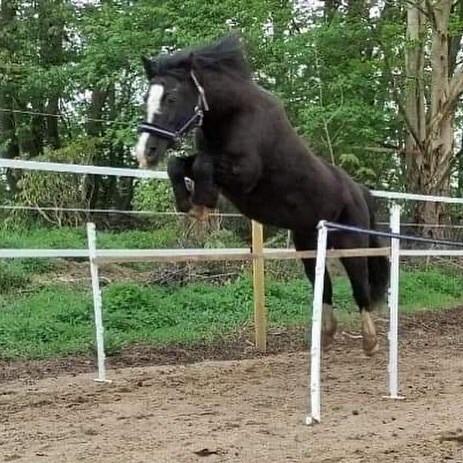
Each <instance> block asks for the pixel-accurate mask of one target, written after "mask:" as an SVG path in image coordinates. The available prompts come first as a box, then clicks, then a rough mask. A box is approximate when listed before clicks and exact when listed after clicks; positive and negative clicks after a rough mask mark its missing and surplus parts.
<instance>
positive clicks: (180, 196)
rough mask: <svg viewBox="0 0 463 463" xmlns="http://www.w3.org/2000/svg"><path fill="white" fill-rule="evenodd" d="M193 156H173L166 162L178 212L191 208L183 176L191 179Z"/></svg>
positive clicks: (189, 194) (189, 193)
mask: <svg viewBox="0 0 463 463" xmlns="http://www.w3.org/2000/svg"><path fill="white" fill-rule="evenodd" d="M195 158H196V156H189V157H186V158H180V157H176V156H173V157H171V158H170V159H169V161H168V162H167V174H168V176H169V179H170V183H171V185H172V189H173V191H174V197H175V204H176V208H177V210H178V211H180V212H190V210H191V208H192V203H191V192H190V191H189V189H188V188H187V184H186V181H185V178H186V177H188V178H190V179H192V177H193V163H194V161H195Z"/></svg>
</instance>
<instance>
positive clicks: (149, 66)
mask: <svg viewBox="0 0 463 463" xmlns="http://www.w3.org/2000/svg"><path fill="white" fill-rule="evenodd" d="M141 61H142V63H143V67H144V68H145V73H146V77H148V79H151V78H153V77H154V69H155V63H154V61H152V60H150V59H149V58H147V57H146V56H142V57H141Z"/></svg>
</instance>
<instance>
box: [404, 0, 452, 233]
mask: <svg viewBox="0 0 463 463" xmlns="http://www.w3.org/2000/svg"><path fill="white" fill-rule="evenodd" d="M451 4H452V2H451V0H438V1H437V2H435V3H433V4H431V3H430V2H428V1H420V2H417V4H412V3H410V4H409V5H408V11H407V39H408V41H409V45H408V48H407V50H406V72H407V75H406V92H405V94H406V98H405V108H404V112H405V114H404V116H405V119H406V123H407V129H408V134H407V137H406V157H407V179H408V187H409V189H410V190H411V191H413V192H416V193H422V194H431V195H448V194H449V190H450V169H451V166H452V161H453V158H454V150H453V148H454V146H453V138H454V127H453V122H454V116H455V103H456V99H457V97H456V93H457V92H458V91H459V89H457V88H456V85H454V86H452V89H451V87H450V79H449V56H451V54H450V53H449V51H450V48H451V47H450V39H449V18H450V11H451V6H452V5H451ZM426 8H427V9H428V11H427V15H425V14H424V13H423V11H425V10H426ZM426 16H427V17H428V18H431V19H430V23H431V26H432V36H431V52H430V57H429V60H430V68H431V71H430V84H429V88H428V92H427V93H426V92H425V84H424V82H425V68H424V58H425V55H424V49H425V43H426V42H425V41H426V38H425V36H426V23H425V21H426ZM457 83H459V82H456V84H457ZM427 95H429V101H427V102H426V96H427ZM426 109H427V111H426ZM414 215H415V220H416V221H417V222H418V223H422V224H428V225H430V224H437V223H442V222H443V221H445V218H446V211H445V208H444V205H443V204H442V203H421V204H418V205H417V206H416V208H415V214H414ZM425 232H426V234H428V235H431V236H436V235H437V233H436V229H433V228H432V227H425Z"/></svg>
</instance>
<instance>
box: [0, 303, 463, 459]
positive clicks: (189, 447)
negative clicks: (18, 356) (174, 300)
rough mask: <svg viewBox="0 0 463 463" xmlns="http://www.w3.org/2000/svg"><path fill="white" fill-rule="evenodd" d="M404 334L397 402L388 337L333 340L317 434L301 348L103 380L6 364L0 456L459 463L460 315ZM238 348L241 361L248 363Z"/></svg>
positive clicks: (429, 319)
mask: <svg viewBox="0 0 463 463" xmlns="http://www.w3.org/2000/svg"><path fill="white" fill-rule="evenodd" d="M282 336H283V335H278V334H274V338H278V339H281V338H282ZM283 337H284V336H283ZM401 339H402V349H401V371H400V373H401V385H402V393H403V394H404V395H405V399H404V400H400V401H393V400H390V399H384V398H382V396H383V394H385V392H386V370H387V358H386V345H385V338H384V336H383V338H382V344H383V349H382V350H381V352H380V353H379V354H378V355H377V356H376V357H375V358H373V359H367V358H365V357H364V355H363V354H362V351H361V342H360V340H359V339H356V338H355V337H353V336H350V335H347V334H344V335H342V334H340V335H339V336H338V339H337V343H336V346H335V347H334V348H333V349H331V350H330V351H329V352H327V353H325V354H324V357H323V373H322V382H323V410H322V414H323V415H322V420H323V421H322V423H321V424H320V425H317V426H315V427H307V426H305V425H304V424H303V421H304V417H305V414H306V411H307V406H308V404H307V395H308V391H307V381H308V356H307V353H306V352H290V353H280V354H275V355H270V356H267V357H263V358H251V359H242V360H229V361H218V360H214V361H205V362H200V363H194V364H188V365H164V366H142V367H131V368H119V369H114V370H111V371H110V372H109V376H110V377H111V379H112V380H113V382H112V383H111V384H105V385H102V384H96V383H94V382H93V381H92V378H93V377H94V374H88V373H81V374H78V375H74V376H70V375H57V374H56V373H57V372H58V371H59V372H61V371H62V370H63V369H64V370H66V369H68V368H71V367H72V366H74V367H77V368H78V369H79V368H82V369H84V370H85V369H88V368H90V367H91V366H92V365H86V364H83V365H81V364H77V365H76V364H75V363H73V362H74V361H73V360H72V359H69V360H68V362H69V365H67V366H66V367H65V368H58V369H55V370H53V365H52V364H51V363H48V370H47V371H46V373H45V374H43V372H42V371H41V373H42V374H38V373H37V372H38V371H39V368H38V367H37V370H36V373H37V374H36V375H29V376H28V375H27V374H26V373H27V369H26V367H30V364H20V366H17V367H16V369H14V367H13V365H10V366H9V368H10V370H9V371H10V375H9V376H8V378H10V379H8V380H7V379H6V378H7V377H6V376H4V377H3V382H2V383H1V384H0V411H1V415H0V421H1V424H0V461H5V462H7V461H19V462H79V461H85V462H93V461H95V462H97V461H98V462H111V463H113V462H124V463H125V462H156V463H171V462H172V463H177V462H178V463H195V462H208V463H209V462H211V463H217V462H237V463H241V462H246V463H254V462H261V461H265V462H266V463H284V462H317V463H318V462H320V463H335V462H349V463H350V462H368V463H371V462H384V463H388V462H396V461H398V462H407V463H408V462H417V463H418V462H419V463H428V462H429V463H431V462H432V463H438V462H439V463H440V462H462V461H463V430H462V427H463V419H462V418H461V417H462V416H463V356H462V352H463V311H462V310H455V311H450V312H444V313H439V314H436V313H426V314H423V315H420V316H417V317H413V318H409V319H406V320H404V322H403V323H402V336H401ZM223 347H225V346H223ZM235 347H236V349H237V350H236V351H235V352H234V354H235V355H237V356H238V357H240V356H241V355H242V356H246V355H250V352H249V349H248V350H246V349H245V348H242V349H241V350H239V349H238V348H237V345H236V346H235ZM293 347H294V348H295V349H294V350H296V347H297V343H296V344H294V345H293ZM280 349H281V350H284V343H281V346H280ZM218 351H219V352H220V350H219V349H218ZM157 355H159V353H158V354H157ZM166 355H167V352H166ZM198 355H199V354H198ZM150 356H152V357H151V361H153V360H155V354H154V351H153V352H151V353H150V352H148V351H145V352H144V353H143V352H142V354H140V357H138V358H137V357H136V356H134V357H133V358H132V360H133V361H134V362H135V363H137V362H139V364H143V363H144V362H148V361H149V360H148V359H147V358H145V357H150ZM174 357H175V356H174ZM219 357H220V356H219ZM175 359H181V355H180V354H179V355H177V357H175ZM128 360H129V358H127V359H126V361H128ZM157 360H159V361H162V356H160V357H157ZM167 360H168V359H167ZM187 360H188V358H187ZM81 361H82V362H84V360H81ZM118 361H119V362H121V363H123V360H122V359H121V358H119V360H118ZM37 365H39V363H37ZM53 375H55V376H53ZM39 376H42V378H41V379H37V378H38V377H39ZM11 378H14V379H11ZM34 378H36V379H34Z"/></svg>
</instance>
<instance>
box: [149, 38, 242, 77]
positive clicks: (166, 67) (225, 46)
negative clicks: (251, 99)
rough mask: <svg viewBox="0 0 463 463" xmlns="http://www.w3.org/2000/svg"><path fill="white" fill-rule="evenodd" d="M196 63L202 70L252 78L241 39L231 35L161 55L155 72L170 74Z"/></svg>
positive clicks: (156, 63) (155, 64) (155, 63)
mask: <svg viewBox="0 0 463 463" xmlns="http://www.w3.org/2000/svg"><path fill="white" fill-rule="evenodd" d="M191 60H193V61H194V65H195V66H196V67H198V68H200V69H211V70H216V71H219V72H224V73H228V72H232V73H236V74H238V75H239V76H241V77H242V78H244V79H249V78H250V77H251V72H250V69H249V65H248V61H247V59H246V57H245V54H244V50H243V46H242V44H241V41H240V38H239V37H238V35H236V34H230V35H228V36H227V37H225V38H223V39H220V40H218V41H216V42H214V43H212V44H208V45H204V46H201V47H197V48H191V49H187V50H182V51H179V52H176V53H173V54H171V55H167V54H162V55H159V56H158V57H157V58H156V60H155V61H154V63H153V64H154V66H155V72H156V73H159V74H168V73H172V72H174V73H175V72H176V71H179V70H181V69H182V68H183V67H184V66H185V63H187V62H190V61H191Z"/></svg>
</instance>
